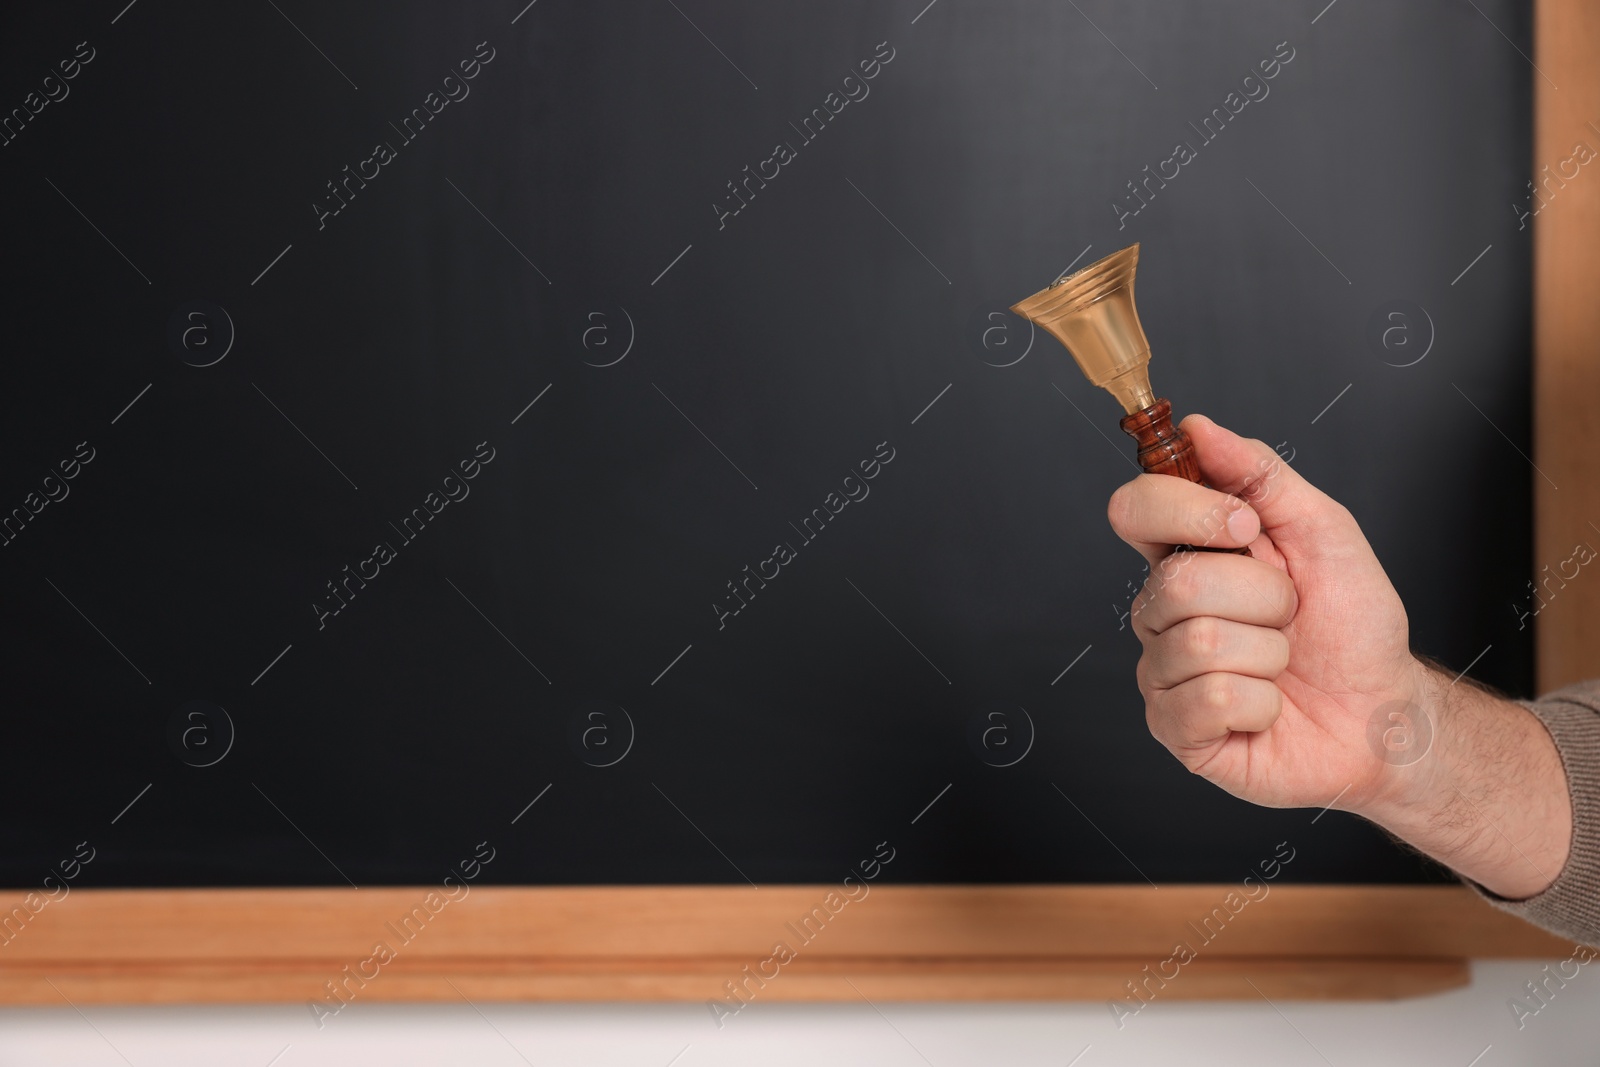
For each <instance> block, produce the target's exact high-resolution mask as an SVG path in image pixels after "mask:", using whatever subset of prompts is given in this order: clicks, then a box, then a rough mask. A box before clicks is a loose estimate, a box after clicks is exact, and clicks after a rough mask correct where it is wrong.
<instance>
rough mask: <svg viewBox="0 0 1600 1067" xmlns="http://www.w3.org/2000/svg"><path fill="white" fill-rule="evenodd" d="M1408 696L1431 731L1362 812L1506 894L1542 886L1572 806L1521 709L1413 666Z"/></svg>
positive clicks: (1558, 766) (1517, 896)
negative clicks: (1425, 746)
mask: <svg viewBox="0 0 1600 1067" xmlns="http://www.w3.org/2000/svg"><path fill="white" fill-rule="evenodd" d="M1413 699H1414V702H1415V703H1416V704H1417V705H1418V706H1419V707H1420V708H1421V709H1422V710H1423V711H1424V712H1425V713H1426V714H1427V716H1428V718H1429V720H1430V721H1431V723H1432V727H1433V737H1432V744H1431V747H1430V748H1429V750H1428V751H1427V753H1426V754H1425V755H1423V756H1422V757H1421V758H1420V759H1417V760H1416V761H1415V762H1413V763H1409V764H1405V765H1396V766H1391V767H1389V768H1388V769H1387V770H1386V775H1387V778H1388V781H1387V788H1386V789H1384V790H1382V791H1381V793H1380V794H1379V795H1378V796H1377V797H1376V798H1375V799H1374V800H1373V801H1372V802H1371V803H1370V804H1369V805H1367V810H1363V811H1361V812H1359V814H1362V815H1364V816H1366V817H1367V818H1369V819H1371V820H1372V821H1374V822H1376V823H1378V824H1379V825H1380V826H1383V827H1384V828H1385V829H1387V830H1389V831H1390V832H1391V833H1393V834H1395V835H1396V836H1398V837H1400V838H1401V839H1402V840H1404V841H1406V842H1408V843H1410V844H1411V845H1413V846H1414V847H1416V848H1417V849H1419V850H1421V851H1422V852H1425V853H1427V854H1428V855H1429V856H1432V857H1433V858H1434V859H1437V860H1439V861H1440V862H1441V863H1444V864H1445V865H1447V866H1449V867H1450V868H1451V869H1453V870H1455V871H1457V872H1458V873H1460V874H1461V875H1463V876H1464V877H1466V878H1470V879H1471V880H1473V881H1474V882H1477V883H1478V884H1479V885H1482V886H1483V887H1485V888H1486V889H1488V890H1489V891H1491V892H1493V893H1495V894H1498V895H1499V896H1502V897H1505V898H1507V899H1511V900H1522V899H1526V898H1528V897H1531V896H1533V895H1535V894H1537V893H1539V892H1541V891H1543V890H1544V889H1545V888H1546V887H1548V886H1549V885H1550V884H1551V882H1553V881H1554V880H1555V878H1556V876H1557V875H1558V874H1559V873H1560V872H1561V869H1562V868H1563V867H1564V866H1565V865H1566V862H1567V853H1568V849H1569V847H1570V844H1571V840H1572V803H1571V799H1570V795H1569V792H1568V785H1567V776H1566V772H1565V769H1564V768H1563V766H1562V762H1561V756H1560V754H1559V753H1558V752H1557V750H1556V746H1555V742H1554V741H1553V740H1552V739H1551V737H1550V734H1549V732H1548V731H1547V730H1546V729H1545V727H1544V725H1543V724H1542V723H1541V722H1540V721H1539V720H1538V719H1537V718H1536V717H1535V716H1534V715H1533V714H1532V713H1531V712H1529V711H1528V710H1527V709H1526V708H1524V707H1522V706H1520V705H1518V704H1515V703H1513V702H1511V701H1509V700H1503V699H1501V698H1499V697H1496V696H1494V695H1493V694H1490V693H1487V692H1485V691H1483V690H1481V689H1478V688H1476V687H1474V686H1472V685H1471V684H1470V683H1469V682H1468V681H1467V680H1465V679H1462V680H1460V681H1452V679H1451V677H1450V676H1448V675H1443V674H1441V673H1440V672H1438V671H1436V670H1434V669H1432V668H1430V667H1427V666H1425V665H1423V664H1421V663H1419V664H1418V665H1417V684H1416V687H1415V696H1414V698H1413Z"/></svg>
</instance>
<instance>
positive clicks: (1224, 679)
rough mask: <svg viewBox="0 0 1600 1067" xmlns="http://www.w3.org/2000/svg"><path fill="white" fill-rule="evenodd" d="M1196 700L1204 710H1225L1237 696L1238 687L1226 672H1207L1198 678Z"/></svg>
mask: <svg viewBox="0 0 1600 1067" xmlns="http://www.w3.org/2000/svg"><path fill="white" fill-rule="evenodd" d="M1199 689H1200V691H1199V693H1198V694H1197V697H1198V702H1199V704H1200V706H1201V707H1202V708H1204V709H1205V710H1206V711H1226V710H1227V709H1228V708H1230V707H1232V706H1233V703H1234V701H1235V700H1236V699H1237V697H1238V687H1237V686H1236V685H1235V684H1234V681H1233V679H1232V678H1230V677H1229V676H1228V675H1226V674H1208V675H1206V676H1205V677H1204V678H1202V679H1201V680H1200V686H1199Z"/></svg>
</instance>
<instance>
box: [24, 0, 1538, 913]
mask: <svg viewBox="0 0 1600 1067" xmlns="http://www.w3.org/2000/svg"><path fill="white" fill-rule="evenodd" d="M124 3H125V0H109V2H106V3H94V4H73V5H34V6H31V7H24V8H18V9H16V10H13V11H10V12H8V14H7V15H6V20H7V22H8V23H9V25H8V32H6V33H5V34H4V35H0V57H3V63H0V70H4V72H5V74H4V77H3V78H0V93H3V97H0V108H4V109H5V112H6V114H7V115H8V116H9V117H7V118H5V119H4V120H0V129H3V136H4V144H3V145H0V187H3V189H4V192H5V194H6V195H5V201H6V204H7V206H8V212H7V215H6V242H5V244H6V256H5V260H6V265H7V274H8V277H7V279H6V285H5V299H6V307H7V312H8V313H7V315H6V330H7V349H8V352H9V358H8V359H7V361H6V375H5V379H6V380H5V388H4V390H3V392H0V405H3V410H0V441H3V447H4V455H5V463H4V467H3V471H0V514H3V515H4V516H6V517H5V518H4V520H3V522H4V527H3V528H4V536H3V541H4V545H3V547H0V598H3V601H0V603H3V611H4V613H5V617H6V620H7V621H6V628H5V635H6V639H5V643H4V682H3V686H4V690H5V693H6V705H7V709H8V715H7V718H8V728H7V730H6V752H7V757H8V758H7V760H6V773H5V774H4V776H3V777H0V797H3V800H4V803H5V807H6V810H7V811H9V812H10V817H9V818H8V819H7V820H6V821H7V827H8V829H7V832H6V840H7V846H6V848H4V849H3V850H0V875H3V878H4V881H5V883H6V884H7V885H13V886H24V885H32V884H34V883H37V882H38V881H39V879H40V877H41V876H42V875H43V874H44V873H46V872H47V871H48V870H50V869H53V868H54V867H55V866H56V865H57V863H58V861H61V860H63V859H66V858H68V857H72V856H73V855H75V852H76V850H78V848H79V844H80V842H87V843H88V847H89V848H92V849H93V850H94V851H93V859H92V862H90V863H89V864H87V865H85V867H84V868H83V871H82V873H81V874H80V881H79V883H78V884H80V885H85V884H92V885H99V886H143V885H150V886H159V885H171V886H179V885H294V884H304V885H342V884H344V883H345V882H347V881H348V882H350V883H352V884H355V885H359V886H365V885H369V884H385V883H407V882H423V881H433V880H436V878H437V876H438V874H439V873H440V872H442V871H444V870H445V869H447V868H450V867H452V866H454V865H455V864H456V862H457V861H458V860H460V859H461V858H462V857H464V856H469V855H472V854H473V851H474V849H475V848H476V847H477V846H478V843H479V842H484V841H486V842H488V843H489V847H491V848H493V849H494V850H495V851H494V860H493V862H492V864H491V865H489V866H486V867H485V868H484V872H483V878H484V879H485V880H488V881H495V882H501V883H507V884H556V883H651V882H661V883H674V882H683V883H733V884H739V883H741V882H742V881H745V880H748V881H751V882H754V883H757V884H760V883H770V882H795V881H827V880H833V879H834V878H836V877H837V876H838V875H839V873H840V872H843V871H845V870H846V869H847V868H849V867H850V866H851V865H852V864H854V863H855V862H856V861H857V859H858V858H859V857H860V856H862V855H869V854H871V852H872V850H873V849H874V848H875V847H876V845H877V843H878V842H880V841H887V842H888V843H889V846H890V847H892V848H893V849H894V850H895V854H894V855H895V858H894V861H893V868H892V871H893V874H894V877H895V878H896V879H897V880H900V881H907V882H917V881H923V882H1086V883H1092V882H1141V881H1142V880H1144V879H1146V878H1148V879H1150V880H1152V881H1155V882H1182V881H1212V880H1231V879H1233V878H1235V877H1238V876H1239V873H1240V872H1242V871H1244V870H1246V869H1247V868H1248V867H1250V866H1251V864H1253V863H1254V862H1255V861H1256V860H1258V859H1260V858H1261V857H1263V856H1268V855H1270V854H1271V853H1272V850H1273V848H1274V846H1275V845H1276V843H1277V842H1279V841H1282V840H1285V839H1287V840H1289V841H1291V842H1292V843H1293V844H1294V846H1295V847H1296V848H1297V859H1296V862H1295V864H1294V867H1293V869H1292V871H1289V872H1286V875H1292V877H1293V878H1294V879H1296V880H1301V881H1326V882H1380V883H1387V882H1408V881H1418V880H1422V881H1426V880H1434V879H1438V878H1440V877H1441V874H1440V872H1438V871H1437V870H1435V869H1433V868H1430V867H1428V866H1426V865H1424V864H1423V863H1422V862H1421V861H1419V860H1417V859H1416V858H1415V857H1412V856H1410V855H1409V854H1407V853H1405V852H1403V851H1401V850H1399V849H1397V848H1395V847H1393V846H1391V845H1390V844H1388V843H1387V842H1386V841H1385V840H1384V838H1383V836H1382V835H1381V834H1380V833H1379V832H1377V831H1376V830H1374V829H1372V828H1370V827H1368V826H1366V825H1365V824H1363V823H1361V822H1359V821H1358V820H1355V819H1353V818H1351V817H1348V816H1344V815H1340V814H1337V813H1332V814H1329V815H1327V816H1326V817H1323V818H1320V819H1318V820H1317V821H1316V822H1313V821H1312V819H1313V817H1314V816H1315V815H1316V813H1315V812H1314V811H1305V810H1300V811H1264V810H1257V809H1254V808H1252V807H1250V806H1248V805H1246V804H1243V803H1241V802H1238V801H1235V800H1233V799H1231V798H1229V797H1227V796H1225V795H1223V794H1221V793H1219V792H1218V791H1216V790H1214V789H1212V788H1211V787H1210V786H1208V785H1207V784H1206V783H1204V782H1202V781H1200V780H1198V779H1195V778H1192V777H1190V776H1189V775H1188V774H1187V773H1186V772H1184V771H1183V770H1182V769H1181V768H1180V767H1179V766H1178V765H1177V763H1176V762H1175V761H1173V760H1172V759H1171V758H1170V757H1169V756H1168V755H1167V754H1166V753H1165V751H1164V750H1163V749H1161V748H1160V746H1159V745H1157V744H1156V742H1154V741H1153V740H1152V739H1151V738H1150V737H1149V736H1148V734H1147V732H1146V730H1145V726H1144V722H1143V715H1142V704H1141V701H1140V699H1139V696H1138V694H1137V691H1136V690H1135V687H1134V682H1133V669H1134V663H1135V661H1136V659H1137V656H1138V646H1137V642H1136V641H1135V640H1134V638H1133V637H1132V635H1131V633H1130V631H1128V630H1127V629H1126V628H1124V626H1123V625H1122V621H1121V619H1120V618H1119V615H1120V613H1121V612H1122V611H1123V606H1124V604H1125V602H1126V599H1127V597H1128V596H1129V595H1130V592H1131V588H1132V585H1131V584H1130V583H1136V582H1137V580H1138V579H1139V578H1140V576H1141V565H1140V562H1139V560H1138V558H1137V557H1136V556H1135V554H1134V553H1133V552H1131V551H1130V550H1129V549H1127V548H1126V547H1125V546H1124V545H1122V544H1121V543H1120V542H1119V541H1117V540H1116V539H1115V538H1114V536H1113V535H1112V533H1111V531H1110V529H1109V528H1108V526H1107V524H1106V521H1105V516H1104V508H1105V502H1106V499H1107V497H1108V496H1109V494H1110V493H1111V491H1112V490H1113V489H1114V488H1115V487H1116V486H1117V485H1118V484H1120V483H1121V482H1123V481H1124V480H1126V479H1128V478H1130V477H1131V476H1132V475H1133V473H1134V469H1133V467H1132V463H1131V458H1130V457H1131V454H1132V449H1131V442H1129V441H1127V440H1126V439H1125V438H1123V437H1122V435H1121V434H1120V433H1118V432H1117V429H1116V418H1117V416H1118V415H1119V412H1118V411H1117V409H1116V406H1115V404H1114V403H1113V402H1112V401H1111V400H1110V398H1109V397H1107V396H1106V395H1105V394H1103V393H1101V392H1099V391H1098V390H1095V389H1093V388H1091V387H1090V386H1089V385H1088V384H1087V383H1086V382H1085V381H1083V380H1082V378H1081V376H1080V375H1079V374H1078V372H1077V371H1076V369H1074V368H1073V367H1072V365H1071V364H1070V362H1069V361H1068V359H1067V357H1066V354H1065V353H1064V352H1063V351H1062V350H1061V349H1060V348H1059V347H1058V346H1056V345H1054V343H1053V342H1050V341H1048V339H1045V338H1042V337H1041V338H1039V339H1038V341H1037V343H1034V344H1033V345H1032V347H1029V343H1028V334H1027V330H1028V327H1027V325H1026V324H1025V323H1022V322H1021V321H1020V320H1016V319H1013V318H1011V317H1009V316H1008V315H1005V314H1001V312H1003V310H1004V308H1005V307H1007V306H1008V305H1009V304H1010V303H1012V302H1013V301H1015V300H1017V299H1020V298H1021V297H1023V296H1026V295H1028V294H1029V293H1032V292H1034V291H1035V290H1037V289H1039V288H1040V287H1041V286H1042V285H1044V284H1045V283H1047V282H1049V281H1050V280H1051V279H1052V278H1053V277H1055V276H1056V275H1057V274H1058V273H1060V272H1061V271H1063V269H1065V268H1066V267H1068V266H1069V264H1074V263H1076V264H1079V265H1081V264H1083V263H1087V262H1089V261H1090V260H1092V259H1094V258H1098V257H1099V256H1101V255H1105V254H1107V253H1110V252H1112V251H1114V250H1116V249H1117V248H1120V247H1122V246H1124V245H1126V244H1129V243H1132V242H1133V241H1135V240H1137V241H1140V242H1142V244H1143V252H1142V260H1141V265H1140V271H1139V277H1138V294H1139V298H1140V309H1141V312H1142V315H1143V319H1144V323H1145V326H1146V329H1147V331H1148V333H1149V336H1150V338H1151V343H1152V346H1153V350H1154V352H1155V361H1154V363H1153V365H1152V374H1153V378H1154V381H1155V383H1156V386H1157V390H1158V392H1159V393H1161V394H1162V395H1166V396H1169V397H1171V398H1172V400H1173V402H1174V405H1175V407H1176V408H1177V410H1178V412H1179V413H1180V414H1182V413H1187V412H1190V411H1203V412H1205V413H1207V414H1209V415H1211V416H1212V417H1213V418H1215V419H1217V420H1218V421H1219V422H1221V423H1223V424H1224V425H1227V426H1230V427H1232V428H1235V429H1237V430H1238V431H1240V432H1242V433H1246V434H1248V435H1251V436H1257V437H1260V438H1262V439H1263V440H1266V441H1268V442H1269V443H1272V444H1274V445H1280V444H1281V446H1282V451H1283V453H1284V454H1285V455H1286V456H1289V455H1292V457H1293V463H1294V465H1295V466H1296V467H1297V468H1298V469H1300V470H1301V471H1303V472H1304V473H1305V474H1306V475H1307V476H1308V477H1309V478H1311V479H1312V480H1313V481H1314V482H1316V483H1317V484H1319V485H1320V486H1322V487H1323V488H1325V489H1326V490H1327V491H1329V492H1330V493H1332V494H1333V495H1334V496H1335V497H1337V498H1339V499H1341V500H1342V501H1344V502H1345V503H1347V504H1348V505H1349V506H1350V507H1351V508H1352V510H1353V511H1354V512H1355V513H1356V515H1357V517H1358V518H1359V519H1360V520H1361V521H1362V523H1363V524H1364V527H1365V529H1366V532H1367V534H1368V536H1369V537H1370V539H1371V541H1372V542H1373V544H1374V545H1375V547H1376V549H1377V551H1378V553H1379V556H1380V558H1381V559H1382V560H1383V561H1384V563H1385V565H1386V567H1387V568H1388V571H1389V573H1390V575H1391V576H1392V577H1393V579H1394V581H1395V582H1396V584H1397V585H1398V587H1399V588H1400V591H1401V593H1402V595H1403V596H1404V598H1405V600H1406V603H1407V605H1408V608H1409V610H1410V613H1411V620H1412V624H1413V632H1414V641H1415V643H1416V646H1417V647H1418V648H1419V649H1420V650H1422V651H1425V652H1427V653H1429V654H1432V655H1434V656H1437V657H1439V658H1441V659H1442V660H1444V661H1446V662H1448V663H1450V664H1453V665H1455V666H1457V667H1458V668H1460V667H1466V666H1467V665H1468V663H1469V662H1471V663H1473V664H1474V666H1473V671H1474V673H1475V674H1476V675H1477V676H1479V677H1481V678H1483V679H1485V680H1487V681H1489V682H1491V683H1494V684H1497V685H1499V686H1502V687H1504V688H1506V689H1508V690H1509V691H1512V692H1515V693H1526V692H1527V690H1528V688H1529V685H1530V676H1531V670H1530V653H1531V646H1530V633H1531V630H1529V629H1522V628H1519V620H1518V617H1517V613H1516V611H1515V610H1514V608H1513V606H1512V605H1513V604H1514V603H1517V602H1518V601H1519V598H1520V597H1521V596H1522V595H1523V593H1524V591H1525V583H1526V581H1527V574H1528V571H1529V569H1530V568H1529V565H1528V559H1529V555H1530V522H1529V515H1530V511H1531V502H1530V495H1531V488H1530V487H1531V479H1532V478H1533V477H1536V475H1535V474H1534V472H1533V471H1532V469H1531V468H1530V466H1529V464H1528V463H1527V462H1526V461H1525V460H1524V458H1523V456H1522V455H1520V454H1519V450H1520V451H1521V452H1528V451H1529V446H1528V438H1529V413H1528V408H1529V395H1530V391H1529V356H1528V334H1529V280H1528V279H1529V246H1528V230H1527V229H1525V228H1524V227H1523V225H1522V220H1521V219H1520V218H1519V209H1518V208H1517V206H1516V205H1518V204H1519V203H1521V202H1522V201H1523V199H1524V198H1525V196H1526V188H1525V182H1526V180H1527V170H1528V160H1529V158H1530V106H1531V104H1530V99H1531V79H1532V78H1534V77H1536V76H1537V75H1536V74H1535V72H1534V71H1533V70H1532V68H1531V67H1530V66H1529V64H1528V62H1527V61H1526V60H1525V59H1524V58H1523V56H1522V55H1521V54H1519V49H1520V51H1521V52H1527V51H1529V43H1528V37H1529V13H1528V10H1527V5H1526V4H1520V3H1513V2H1507V0H1478V2H1477V3H1475V4H1470V3H1464V2H1455V0H1451V2H1443V0H1438V2H1426V3H1414V4H1405V5H1380V4H1372V3H1363V2H1360V0H1345V2H1343V3H1335V4H1333V5H1328V6H1326V7H1325V6H1324V0H1308V2H1306V3H1294V4H1287V5H1286V4H1282V3H1276V2H1271V3H1269V2H1265V0H1261V2H1243V0H1230V2H1228V3H1219V4H1206V5H1198V4H1196V5H1172V4H1169V3H1163V2H1156V0H1149V2H1143V3H1109V2H1104V0H1092V2H1091V0H1081V2H1080V3H1077V4H1073V3H1064V4H1062V3H1046V2H1042V0H1041V2H1017V3H1003V2H990V0H938V2H935V3H931V4H926V5H925V0H907V2H895V3H888V4H874V5H870V6H869V5H862V4H859V3H849V2H842V0H841V2H828V3H803V4H802V3H795V2H786V3H763V4H759V5H751V4H739V3H731V2H725V0H661V2H618V0H610V2H602V3H576V2H574V0H539V2H537V3H534V4H530V5H527V6H524V3H523V0H511V2H509V3H473V4H449V5H440V4H421V3H404V4H378V3H371V2H365V3H346V4H339V5H315V4H306V3H303V2H298V0H296V2H293V3H291V2H290V0H275V2H272V3H261V4H242V5H238V4H207V3H200V2H197V0H163V2H161V3H156V2H154V0H144V2H135V3H133V4H128V5H126V6H124ZM519 9H520V10H519ZM1319 9H1320V10H1319ZM80 42H81V43H80ZM1263 64H1266V65H1267V66H1270V67H1271V68H1272V69H1273V76H1272V77H1271V78H1270V79H1268V78H1265V77H1264V75H1265V71H1266V69H1267V66H1263ZM1251 75H1254V76H1253V77H1252V76H1251ZM1180 143H1181V144H1185V145H1187V147H1188V148H1189V152H1188V153H1186V154H1185V153H1180V152H1178V151H1177V149H1176V146H1177V145H1178V144H1180ZM1185 155H1187V157H1188V158H1178V157H1181V156H1185ZM1147 168H1148V169H1147ZM1162 174H1165V175H1167V176H1168V177H1167V178H1166V179H1165V180H1161V179H1160V177H1159V176H1160V175H1162ZM1151 175H1156V176H1157V180H1154V181H1152V180H1151V177H1150V176H1151ZM1135 187H1137V190H1138V192H1135V191H1134V189H1135ZM1391 312H1395V313H1398V314H1400V315H1401V317H1400V318H1399V319H1395V318H1393V317H1392V316H1391V314H1390V313H1391ZM1396 323H1398V324H1400V325H1401V326H1402V327H1403V329H1402V330H1401V331H1400V333H1399V334H1397V335H1390V336H1389V337H1388V338H1387V341H1388V343H1387V344H1386V343H1385V338H1384V331H1385V330H1387V329H1389V328H1390V327H1391V326H1392V325H1394V324H1396ZM1401 342H1405V343H1404V344H1402V343H1401ZM780 546H781V547H780ZM785 549H786V550H787V551H785ZM763 575H764V576H765V577H764V578H763V577H759V576H763ZM752 576H757V577H755V580H754V581H753V582H751V584H749V585H748V586H745V585H739V586H738V588H739V591H740V592H739V594H738V595H736V594H735V591H734V588H733V586H734V585H735V584H737V583H744V582H747V581H750V579H751V578H752ZM735 609H737V610H735ZM995 710H999V711H1002V712H1005V713H1007V714H1008V716H1009V717H1008V718H1004V719H1000V720H995V719H987V718H984V716H985V715H986V714H987V713H988V712H991V711H995ZM994 722H1002V723H1005V724H1007V732H1006V733H1005V734H1003V735H996V734H990V735H988V736H987V737H986V736H985V733H984V730H985V728H986V726H987V725H988V724H992V723H994ZM1002 740H1003V741H1004V742H1005V743H1004V744H1002V743H1001V742H1002ZM997 764H1006V765H1003V766H1001V765H997ZM1329 799H1330V800H1331V799H1333V798H1331V797H1330V798H1329ZM535 801H536V803H535Z"/></svg>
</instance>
